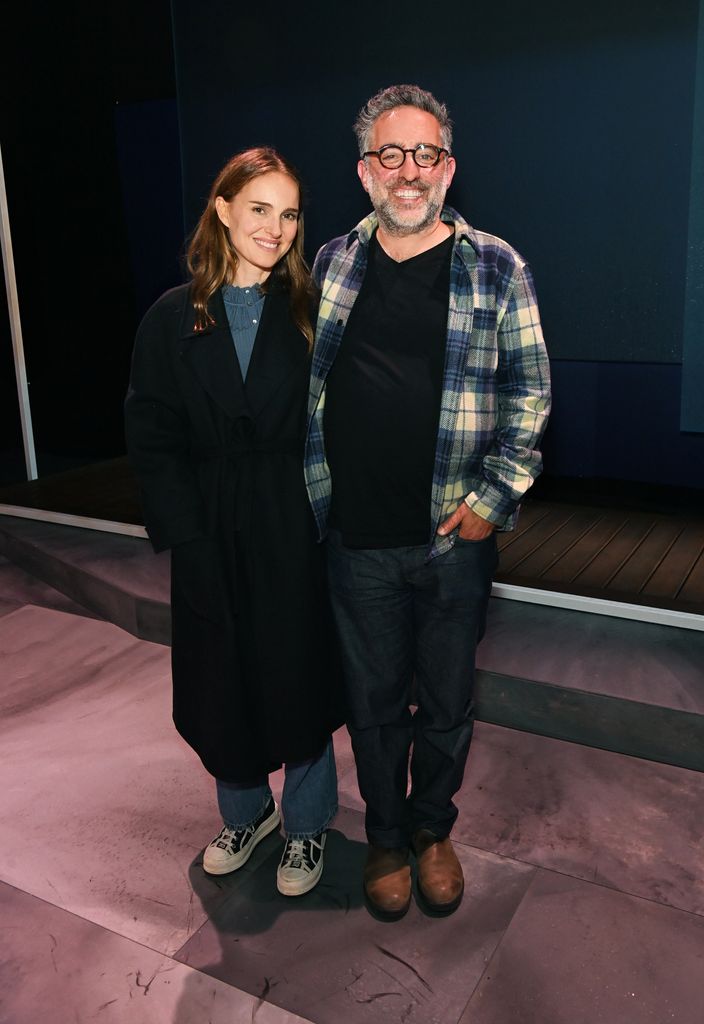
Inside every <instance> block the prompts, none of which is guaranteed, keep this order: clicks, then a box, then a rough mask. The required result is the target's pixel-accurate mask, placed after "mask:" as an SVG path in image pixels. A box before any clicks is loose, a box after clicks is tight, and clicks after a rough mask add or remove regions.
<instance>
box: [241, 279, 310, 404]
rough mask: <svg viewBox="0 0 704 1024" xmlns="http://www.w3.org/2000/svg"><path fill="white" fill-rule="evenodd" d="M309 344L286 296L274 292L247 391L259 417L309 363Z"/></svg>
mask: <svg viewBox="0 0 704 1024" xmlns="http://www.w3.org/2000/svg"><path fill="white" fill-rule="evenodd" d="M305 351H306V341H305V338H304V337H303V335H302V334H301V332H300V331H299V330H298V328H297V327H296V326H295V324H294V323H293V322H292V320H291V315H290V312H289V297H288V294H287V293H286V292H283V291H278V290H273V289H272V291H271V292H270V293H269V294H268V295H267V297H266V301H265V302H264V310H263V312H262V319H261V323H260V324H259V330H258V331H257V339H256V341H255V343H254V350H253V352H252V359H251V362H250V364H249V371H248V373H247V380H246V382H245V387H244V391H245V394H246V396H247V401H248V403H249V408H250V409H251V412H252V415H253V416H254V417H257V416H258V415H259V413H260V412H261V411H262V409H264V407H265V406H266V405H267V404H268V403H269V402H270V401H271V400H272V398H274V396H275V395H276V393H277V392H278V391H279V389H280V388H281V386H282V385H283V384H284V383H285V382H286V381H287V380H288V379H290V377H291V374H292V373H295V371H296V368H297V367H300V365H301V362H302V361H303V360H304V359H305Z"/></svg>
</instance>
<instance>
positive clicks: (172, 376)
mask: <svg viewBox="0 0 704 1024" xmlns="http://www.w3.org/2000/svg"><path fill="white" fill-rule="evenodd" d="M188 267H189V270H190V272H191V274H192V280H191V282H190V284H189V285H187V286H183V287H181V288H176V289H174V290H173V291H170V292H167V293H166V294H165V295H163V296H162V297H161V298H160V299H159V300H158V302H157V303H156V304H155V305H154V306H153V307H152V308H151V309H150V310H149V312H148V313H147V315H146V316H145V318H144V321H143V322H142V324H141V326H140V328H139V332H138V334H137V341H136V344H135V351H134V357H133V364H132V377H131V381H130V389H129V392H128V395H127V400H126V404H125V419H126V431H127V443H128V449H129V453H130V457H131V460H132V463H133V465H134V467H135V470H136V473H137V476H138V479H139V483H140V489H141V493H142V501H143V509H144V515H145V522H146V527H147V531H148V533H149V537H150V539H151V541H152V544H153V546H154V549H155V550H156V551H162V550H164V549H166V548H171V566H172V597H171V603H172V666H173V686H174V722H175V724H176V728H177V729H178V731H179V732H180V733H181V735H182V736H183V737H184V739H186V741H187V742H188V743H189V744H190V745H191V746H192V747H193V748H194V749H195V750H196V752H197V753H198V754H199V756H200V757H201V759H202V761H203V764H204V765H205V767H206V768H207V770H208V771H209V772H210V773H211V774H212V775H214V776H215V778H216V780H217V782H216V787H217V797H218V804H219V807H220V812H221V814H222V817H223V822H224V824H223V828H222V830H221V831H220V833H219V835H217V836H216V837H215V839H213V841H212V842H211V843H210V845H209V846H208V847H207V849H206V850H205V853H204V857H203V867H204V869H205V870H206V871H207V872H208V873H210V874H216V875H217V874H226V873H228V872H230V871H235V870H237V868H239V867H241V866H242V865H243V864H244V863H245V862H246V861H247V860H248V858H249V857H250V855H251V853H252V851H253V850H254V848H255V846H256V845H257V843H258V842H259V841H260V840H261V839H262V838H263V837H264V836H265V835H267V834H268V833H269V832H271V831H273V829H275V828H276V827H277V826H278V825H279V821H280V816H279V809H278V807H277V806H276V804H275V803H274V800H273V798H272V795H271V790H270V788H269V784H268V779H267V776H268V774H269V772H271V771H274V770H276V769H277V768H279V767H280V766H281V764H282V763H283V764H284V765H285V782H284V790H283V796H282V807H281V810H282V813H283V823H284V829H285V835H286V842H285V846H284V851H283V856H282V858H281V862H280V864H279V867H278V870H277V886H278V889H279V891H280V892H282V893H284V894H286V895H299V894H301V893H304V892H307V891H308V890H309V889H312V888H313V886H314V885H315V884H316V882H317V881H318V880H319V878H320V875H321V872H322V867H323V849H324V845H325V835H326V832H325V830H326V828H327V826H328V824H329V822H330V820H331V818H332V817H333V816H334V814H335V812H336V810H337V781H336V774H335V761H334V756H333V750H332V743H331V739H330V736H331V732H332V730H333V729H334V728H336V727H337V726H338V725H339V724H340V723H341V720H342V716H341V715H340V714H339V711H338V707H337V697H336V693H337V671H336V668H335V666H334V664H333V660H332V652H331V650H330V649H329V646H328V643H329V638H331V636H332V630H331V628H330V626H329V622H328V608H327V604H326V598H325V581H324V570H323V565H322V561H321V551H320V549H319V547H318V546H317V545H316V542H315V533H314V527H313V519H312V515H311V512H310V509H309V506H308V501H307V495H306V491H305V486H304V480H303V470H302V452H303V438H304V431H305V405H306V395H307V383H308V371H309V359H310V349H311V346H312V340H313V331H312V327H311V322H310V309H311V299H312V295H311V286H310V279H309V275H308V270H307V267H306V265H305V262H304V259H303V216H302V212H301V187H300V182H299V179H298V177H297V175H296V173H295V172H294V170H293V169H292V168H291V167H290V165H289V164H288V163H287V162H286V161H285V160H283V159H282V158H281V157H280V156H279V155H278V154H277V153H275V152H274V151H273V150H271V149H263V148H262V149H250V150H247V151H246V152H244V153H239V154H237V155H236V156H235V157H233V158H232V160H230V161H229V163H228V164H227V165H226V166H225V167H224V168H223V169H222V171H221V172H220V174H218V176H217V178H216V179H215V182H214V183H213V187H212V189H211V193H210V197H209V199H208V204H207V206H206V208H205V211H204V213H203V215H202V217H201V219H200V221H199V223H198V226H197V228H196V230H195V233H194V235H193V238H192V241H191V244H190V247H189V252H188Z"/></svg>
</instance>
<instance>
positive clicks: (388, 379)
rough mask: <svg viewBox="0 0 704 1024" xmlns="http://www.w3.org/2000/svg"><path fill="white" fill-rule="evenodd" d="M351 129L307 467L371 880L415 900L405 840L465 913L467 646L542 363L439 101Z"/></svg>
mask: <svg viewBox="0 0 704 1024" xmlns="http://www.w3.org/2000/svg"><path fill="white" fill-rule="evenodd" d="M355 131H356V134H357V138H358V142H359V151H360V160H359V163H358V165H357V172H358V174H359V178H360V180H361V182H362V186H363V187H364V189H365V190H366V191H367V192H368V194H369V197H370V199H371V202H372V205H373V207H374V213H373V214H371V215H370V216H369V217H367V218H366V219H365V220H363V221H362V222H361V223H360V224H358V225H357V227H356V228H355V229H354V230H353V231H352V232H351V233H350V234H349V235H347V236H344V237H341V238H336V239H334V240H333V241H332V242H329V243H328V244H327V245H325V246H323V248H322V249H321V250H320V252H319V253H318V256H317V258H316V261H315V265H314V267H313V276H314V278H315V280H316V282H317V284H318V285H319V287H320V288H321V292H322V297H321V303H320V314H319V320H318V329H317V338H316V347H315V353H314V359H313V371H312V380H311V396H310V405H309V413H310V423H309V434H308V442H307V450H306V479H307V484H308V490H309V495H310V498H311V503H312V506H313V510H314V513H315V516H316V519H317V523H318V528H319V531H320V535H321V537H323V536H325V535H326V533H328V538H329V539H328V549H329V551H328V555H329V559H328V565H329V578H330V588H331V597H332V604H333V611H334V614H335V619H336V623H337V627H338V632H339V636H340V641H341V646H342V655H343V664H344V671H345V683H346V690H347V699H348V713H349V730H350V735H351V737H352V745H353V750H354V754H355V760H356V763H357V774H358V779H359V787H360V791H361V793H362V796H363V798H364V800H365V803H366V830H367V837H368V840H369V849H368V857H367V863H366V867H365V870H364V891H365V896H366V900H367V905H368V907H369V908H370V910H371V911H372V913H373V914H375V915H376V916H379V917H382V918H384V919H387V920H394V919H397V918H400V917H402V916H403V914H404V913H405V912H406V910H407V909H408V906H409V904H410V900H411V866H410V860H409V855H410V853H411V852H412V853H413V854H414V855H415V858H416V864H417V872H418V892H419V895H420V898H421V900H422V903H423V904H424V905H425V906H426V907H427V908H429V909H430V910H431V911H432V912H435V913H451V912H452V911H453V910H455V909H456V908H457V906H458V905H459V903H460V901H461V899H462V893H463V888H464V881H463V877H462V868H461V866H460V863H459V861H458V859H457V856H456V854H455V852H454V850H453V848H452V844H451V842H450V839H449V835H450V831H451V829H452V826H453V824H454V821H455V819H456V817H457V809H456V807H455V805H454V803H453V802H452V797H453V795H454V794H455V793H456V792H457V790H458V789H459V787H460V785H461V783H462V776H463V772H464V766H465V762H466V759H467V753H468V750H469V744H470V739H471V736H472V724H473V719H472V707H473V706H472V686H473V679H474V659H475V650H476V645H477V643H478V641H479V640H480V639H481V636H482V633H483V630H484V623H485V618H486V609H487V604H488V599H489V593H490V589H491V580H492V574H493V572H494V570H495V568H496V564H497V546H496V538H495V530H497V529H499V530H507V529H511V528H512V527H513V525H514V523H515V519H516V514H517V506H518V503H519V501H520V499H521V498H522V496H523V495H524V494H525V492H526V490H527V489H528V487H529V486H530V485H531V483H532V481H533V479H534V478H535V476H536V475H537V473H538V472H539V469H540V455H539V453H538V452H537V450H536V447H537V443H538V441H539V438H540V435H541V433H542V431H543V428H544V426H545V422H546V418H547V413H548V408H549V371H548V362H547V355H546V352H545V347H544V343H543V338H542V334H541V330H540V323H539V319H538V310H537V307H536V302H535V296H534V293H533V287H532V282H531V278H530V275H529V272H528V268H527V267H526V264H525V261H524V260H523V259H522V258H521V257H520V256H519V255H518V253H516V252H515V251H514V250H513V249H512V248H511V247H510V246H509V245H507V244H506V243H505V242H503V241H501V239H499V238H495V237H493V236H492V235H487V234H484V233H483V232H480V231H475V230H474V229H473V228H471V227H470V226H469V225H468V224H467V223H466V222H465V221H464V220H463V219H462V218H461V217H460V216H459V215H458V214H457V213H456V212H455V211H454V210H452V209H451V208H450V207H448V206H444V205H443V204H444V199H445V193H446V191H447V189H448V186H449V185H450V182H451V181H452V178H453V175H454V173H455V160H454V157H453V156H452V155H451V152H452V132H451V122H450V120H449V117H448V114H447V110H446V108H445V106H444V105H443V104H441V103H439V102H438V101H437V100H436V99H435V98H434V97H433V96H432V95H431V94H430V93H428V92H425V91H424V90H422V89H420V88H419V87H417V86H405V85H401V86H393V87H391V88H388V89H385V90H383V91H382V92H380V93H379V94H378V95H376V96H374V97H373V98H372V99H371V100H370V101H369V103H368V104H367V105H366V107H365V108H364V109H363V110H362V111H361V113H360V114H359V116H358V119H357V122H356V124H355ZM414 680H415V701H416V703H417V710H416V711H415V714H412V712H411V710H410V709H409V704H410V703H411V700H412V696H413V695H412V692H411V687H412V684H413V681H414ZM409 755H410V780H411V786H410V792H407V790H408V771H409Z"/></svg>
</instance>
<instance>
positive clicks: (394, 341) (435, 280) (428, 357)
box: [324, 235, 453, 548]
mask: <svg viewBox="0 0 704 1024" xmlns="http://www.w3.org/2000/svg"><path fill="white" fill-rule="evenodd" d="M452 245H453V238H452V236H450V237H448V238H447V239H446V240H445V241H443V242H441V243H440V244H439V245H436V246H434V247H433V248H432V249H428V250H426V252H422V253H420V254H419V255H418V256H413V257H412V258H411V259H408V260H404V261H403V262H401V263H396V261H395V260H392V259H391V257H389V256H387V254H386V253H385V252H384V250H383V249H382V248H381V246H380V245H379V243H378V241H377V238H376V235H374V236H373V238H372V239H371V242H370V244H369V261H368V264H367V270H366V273H365V276H364V281H363V282H362V288H361V291H360V293H359V295H358V297H357V300H356V302H355V304H354V306H353V308H352V312H351V314H350V317H349V320H348V321H347V326H346V328H345V333H344V337H343V339H342V343H341V345H340V350H339V352H338V354H337V356H336V357H335V362H334V363H333V366H332V369H331V371H330V374H329V375H328V378H327V383H326V396H325V419H324V429H325V451H326V457H327V461H328V465H329V467H330V471H331V474H332V508H331V514H330V525H331V526H333V527H334V528H336V529H338V530H340V531H341V533H342V541H343V543H344V544H345V545H347V546H348V547H357V548H392V547H404V546H406V545H415V544H426V543H427V542H428V539H429V537H430V495H431V487H432V480H433V464H434V460H435V445H436V442H437V432H438V419H439V416H440V398H441V394H442V378H443V365H444V361H445V339H446V336H447V311H448V302H449V290H450V257H451V253H452Z"/></svg>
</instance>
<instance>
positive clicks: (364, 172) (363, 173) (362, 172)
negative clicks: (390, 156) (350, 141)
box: [357, 160, 369, 192]
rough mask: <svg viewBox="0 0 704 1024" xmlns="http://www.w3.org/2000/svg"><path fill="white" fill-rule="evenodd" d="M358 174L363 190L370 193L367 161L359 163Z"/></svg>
mask: <svg viewBox="0 0 704 1024" xmlns="http://www.w3.org/2000/svg"><path fill="white" fill-rule="evenodd" d="M357 174H358V175H359V180H360V181H361V182H362V188H363V189H364V191H365V192H368V191H369V185H368V182H369V168H368V167H367V161H366V160H360V161H359V162H358V164H357Z"/></svg>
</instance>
